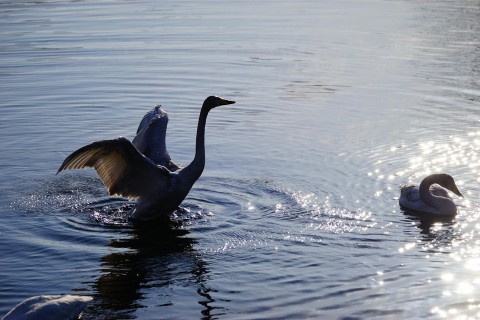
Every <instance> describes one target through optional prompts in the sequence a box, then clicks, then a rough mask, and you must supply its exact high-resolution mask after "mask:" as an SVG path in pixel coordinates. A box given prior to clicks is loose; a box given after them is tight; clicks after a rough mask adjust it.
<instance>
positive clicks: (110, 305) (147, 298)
mask: <svg viewBox="0 0 480 320" xmlns="http://www.w3.org/2000/svg"><path fill="white" fill-rule="evenodd" d="M122 229H123V230H122V234H125V233H126V234H127V237H124V238H121V239H114V240H112V241H111V242H110V243H109V244H108V246H109V247H110V248H111V249H112V253H110V254H107V255H105V256H104V257H102V258H101V269H100V271H101V275H100V276H99V277H98V279H96V280H95V281H94V282H93V283H91V282H87V283H85V284H86V285H88V286H89V287H91V289H90V290H92V291H93V292H94V294H93V296H94V300H93V301H92V302H91V303H90V305H89V306H88V307H87V309H86V310H85V312H84V315H83V318H84V319H134V318H137V317H138V314H139V313H142V310H144V311H145V312H150V313H152V312H157V314H158V312H162V310H163V311H165V313H164V314H158V317H160V318H162V317H167V318H168V317H169V316H168V314H169V313H171V312H174V311H173V310H171V309H173V308H179V307H182V306H183V307H182V308H185V306H186V304H184V303H182V301H184V300H185V299H191V298H192V297H194V296H196V295H195V293H193V292H192V290H193V291H194V292H196V294H197V295H198V296H197V300H198V301H197V302H198V303H197V304H196V308H197V310H195V312H200V313H201V315H200V314H198V316H200V317H201V318H203V319H208V318H210V314H211V311H212V310H213V309H218V307H212V306H211V305H210V304H211V303H212V302H214V299H213V298H212V297H211V289H210V288H209V287H208V284H207V280H208V268H207V265H206V263H205V262H204V261H203V260H202V259H201V257H200V255H199V254H198V253H197V252H195V249H194V245H195V243H196V240H195V239H193V238H191V237H190V236H189V232H188V231H187V230H185V229H183V228H182V226H181V224H180V223H178V222H171V223H169V224H165V223H164V222H155V223H149V224H142V225H134V226H130V228H122ZM125 229H127V230H125ZM125 231H126V232H125ZM153 288H154V290H151V289H153ZM178 288H181V289H178ZM185 289H186V290H187V291H186V292H185V293H184V295H186V296H182V292H184V291H183V290H185ZM199 305H200V307H199ZM152 306H153V308H152ZM146 307H148V308H146ZM172 307H173V308H172ZM169 308H170V309H169ZM188 308H194V306H192V305H189V306H188ZM198 309H199V310H198ZM98 312H100V313H101V314H99V313H98ZM182 312H185V310H182ZM152 314H153V313H152ZM142 317H143V316H142Z"/></svg>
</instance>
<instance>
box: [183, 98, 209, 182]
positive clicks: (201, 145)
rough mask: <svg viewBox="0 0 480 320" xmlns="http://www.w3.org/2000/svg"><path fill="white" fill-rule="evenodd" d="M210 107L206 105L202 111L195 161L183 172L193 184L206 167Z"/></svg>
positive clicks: (199, 119) (199, 118)
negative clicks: (206, 141) (206, 139)
mask: <svg viewBox="0 0 480 320" xmlns="http://www.w3.org/2000/svg"><path fill="white" fill-rule="evenodd" d="M208 111H209V109H208V108H206V107H205V106H203V107H202V110H201V111H200V116H199V117H198V126H197V139H196V144H195V157H194V158H193V161H192V162H191V163H190V164H189V165H188V166H186V167H185V168H184V169H183V170H182V171H181V174H182V175H184V176H185V179H187V180H188V181H189V182H190V183H191V184H192V185H193V183H194V182H195V181H197V179H198V178H199V177H200V176H201V175H202V172H203V169H204V168H205V125H206V123H207V115H208Z"/></svg>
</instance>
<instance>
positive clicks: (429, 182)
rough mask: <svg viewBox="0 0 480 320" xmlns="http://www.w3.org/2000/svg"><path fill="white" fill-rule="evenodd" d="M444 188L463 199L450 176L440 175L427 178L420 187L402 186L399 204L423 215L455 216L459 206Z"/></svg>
mask: <svg viewBox="0 0 480 320" xmlns="http://www.w3.org/2000/svg"><path fill="white" fill-rule="evenodd" d="M434 184H436V185H434ZM438 185H440V186H438ZM442 187H443V188H442ZM444 188H446V189H448V190H450V191H452V192H453V193H455V194H456V195H458V196H460V197H463V195H462V194H461V193H460V191H458V188H457V185H456V184H455V181H454V180H453V178H452V177H451V176H450V175H448V174H444V173H440V174H432V175H429V176H427V177H425V178H424V179H423V180H422V182H421V183H420V186H415V185H409V186H401V188H400V199H399V201H398V202H399V204H400V206H401V207H402V208H405V209H409V210H413V211H417V212H421V213H428V214H433V215H440V216H451V215H455V214H456V213H457V206H456V205H455V203H454V202H453V201H452V198H451V197H450V196H449V195H448V192H447V190H445V189H444Z"/></svg>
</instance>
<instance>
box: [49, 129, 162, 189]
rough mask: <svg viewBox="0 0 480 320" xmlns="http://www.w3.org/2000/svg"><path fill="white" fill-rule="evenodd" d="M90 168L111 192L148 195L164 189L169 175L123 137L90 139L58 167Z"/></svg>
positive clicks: (64, 168)
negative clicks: (90, 141)
mask: <svg viewBox="0 0 480 320" xmlns="http://www.w3.org/2000/svg"><path fill="white" fill-rule="evenodd" d="M85 167H93V168H94V169H95V170H96V171H97V173H98V176H99V177H100V179H101V180H102V182H103V184H104V185H105V187H106V188H107V189H108V191H109V193H110V195H114V194H118V195H121V196H124V197H127V198H138V197H147V196H148V195H149V194H151V193H152V191H153V190H157V191H158V190H161V189H162V188H166V186H167V183H168V179H169V174H168V172H166V171H164V170H161V169H159V168H158V167H157V166H156V165H155V164H154V163H153V162H152V161H151V160H149V159H148V158H146V157H145V156H143V155H142V154H141V153H140V152H139V151H138V150H137V149H136V148H135V146H134V145H133V144H132V143H131V142H130V141H129V140H127V139H126V138H117V139H113V140H102V141H96V142H92V143H91V144H89V145H86V146H84V147H82V148H80V149H78V150H77V151H75V152H73V153H72V154H71V155H69V156H68V157H67V158H66V159H65V161H64V162H63V163H62V165H61V166H60V168H59V169H58V172H57V174H58V173H59V172H60V171H62V170H68V169H83V168H85Z"/></svg>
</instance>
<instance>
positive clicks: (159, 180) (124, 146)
mask: <svg viewBox="0 0 480 320" xmlns="http://www.w3.org/2000/svg"><path fill="white" fill-rule="evenodd" d="M232 103H235V102H234V101H228V100H225V99H222V98H219V97H214V96H210V97H208V98H207V99H205V101H204V103H203V106H202V109H201V111H200V116H199V118H198V127H197V138H196V150H195V157H194V159H193V161H192V162H191V163H190V164H189V165H188V166H186V167H184V168H181V167H179V166H178V165H176V164H175V163H173V162H172V161H171V159H170V155H169V154H168V152H167V148H166V144H165V135H166V130H167V123H168V117H167V114H166V113H165V112H164V111H163V110H161V109H160V108H159V107H155V108H154V109H153V110H151V111H150V112H148V113H147V114H146V115H145V116H144V117H143V119H142V121H141V122H140V125H139V127H138V130H137V135H136V137H135V138H134V139H133V142H130V141H129V140H128V139H126V138H122V137H121V138H117V139H113V140H102V141H97V142H93V143H91V144H89V145H86V146H84V147H82V148H80V149H78V150H77V151H75V152H73V153H72V154H71V155H69V156H68V157H67V158H66V159H65V161H64V162H63V164H62V165H61V166H60V168H59V169H58V172H57V174H58V173H59V172H60V171H62V170H66V169H81V168H85V167H93V168H95V170H96V171H97V173H98V175H99V176H100V179H102V181H103V183H104V184H105V186H106V187H107V189H108V190H109V193H110V195H114V194H118V195H120V196H123V197H127V198H134V199H137V205H136V207H135V209H134V211H133V213H132V214H131V218H132V219H135V220H143V221H145V220H150V219H153V218H156V217H161V216H163V217H165V216H167V215H168V214H170V213H172V212H173V211H174V210H175V209H176V208H177V207H178V206H179V205H180V203H181V202H182V201H183V200H184V199H185V197H186V196H187V194H188V192H189V191H190V189H191V188H192V186H193V184H194V183H195V181H197V179H198V178H199V177H200V175H201V174H202V172H203V169H204V167H205V124H206V120H207V115H208V112H209V111H210V110H211V109H213V108H215V107H218V106H221V105H226V104H232Z"/></svg>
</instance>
